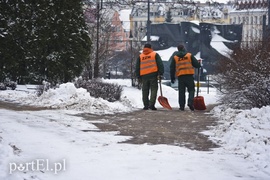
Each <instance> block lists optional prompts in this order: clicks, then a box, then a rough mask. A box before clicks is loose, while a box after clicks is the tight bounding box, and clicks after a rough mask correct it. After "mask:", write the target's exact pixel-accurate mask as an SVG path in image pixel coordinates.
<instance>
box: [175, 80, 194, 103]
mask: <svg viewBox="0 0 270 180" xmlns="http://www.w3.org/2000/svg"><path fill="white" fill-rule="evenodd" d="M186 89H187V91H188V105H193V99H194V95H195V84H194V77H193V75H183V76H178V93H179V94H178V102H179V105H180V107H185V104H186Z"/></svg>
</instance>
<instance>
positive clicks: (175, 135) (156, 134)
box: [0, 101, 218, 151]
mask: <svg viewBox="0 0 270 180" xmlns="http://www.w3.org/2000/svg"><path fill="white" fill-rule="evenodd" d="M214 106H215V105H208V106H207V109H206V110H204V111H196V110H195V111H190V110H189V109H188V108H187V107H186V109H185V111H180V110H179V109H173V110H167V109H164V108H158V109H157V110H156V111H153V110H138V111H134V112H130V113H116V114H109V115H96V114H90V113H82V114H77V116H81V117H83V118H84V119H85V120H86V121H89V122H91V123H92V124H94V125H95V126H97V127H98V128H99V130H100V131H117V132H119V135H124V136H130V137H131V138H130V139H129V140H127V141H125V142H122V143H132V144H144V143H147V144H168V145H175V146H181V147H186V148H189V149H192V150H199V151H210V150H211V149H212V148H217V147H218V145H216V144H214V143H213V142H212V141H210V140H209V139H208V137H207V136H206V135H204V134H202V132H203V131H206V130H208V128H209V127H211V126H214V125H216V119H215V118H214V117H213V116H212V115H211V114H210V110H211V109H212V108H213V107H214ZM0 108H3V109H10V110H14V111H40V110H45V109H46V108H42V107H33V106H25V105H20V104H16V103H11V102H3V101H0Z"/></svg>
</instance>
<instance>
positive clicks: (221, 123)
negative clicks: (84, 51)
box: [0, 79, 270, 180]
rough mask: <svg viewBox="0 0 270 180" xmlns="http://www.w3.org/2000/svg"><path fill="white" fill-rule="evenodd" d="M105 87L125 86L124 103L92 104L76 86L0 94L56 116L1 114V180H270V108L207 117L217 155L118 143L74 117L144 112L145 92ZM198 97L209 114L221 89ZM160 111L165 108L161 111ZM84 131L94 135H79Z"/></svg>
mask: <svg viewBox="0 0 270 180" xmlns="http://www.w3.org/2000/svg"><path fill="white" fill-rule="evenodd" d="M102 81H104V82H109V83H117V84H119V85H122V86H123V93H122V95H121V101H119V102H115V103H110V102H108V101H105V100H103V99H100V98H93V97H91V96H90V95H89V93H87V92H86V90H84V89H82V88H80V89H76V88H75V87H74V85H73V84H72V83H66V84H61V85H60V87H59V88H56V89H50V90H48V91H47V92H45V93H44V94H42V95H41V96H40V97H37V96H36V93H35V92H34V90H33V89H31V88H32V87H33V86H30V85H28V86H26V85H18V87H17V89H16V90H14V91H12V90H6V91H0V100H1V101H3V100H4V101H9V102H14V103H21V104H31V105H36V106H42V107H53V108H56V109H54V110H41V111H14V110H8V109H0V117H1V118H0V122H1V123H0V179H1V180H19V179H27V180H29V179H39V180H55V179H56V180H74V179H81V180H90V179H91V180H92V179H93V180H127V179H128V180H149V179H154V180H164V179H169V180H186V179H190V180H217V179H218V180H228V179H230V180H269V179H270V173H269V172H270V106H267V107H263V108H261V109H258V108H253V109H251V110H244V111H239V110H234V109H230V108H227V107H224V106H222V105H219V106H216V107H215V108H214V109H213V110H212V111H211V113H210V114H211V115H213V116H215V117H216V118H217V119H218V124H217V125H216V126H214V127H209V130H205V131H203V132H202V133H203V134H205V135H208V136H209V139H210V140H212V141H214V142H216V143H218V144H219V145H220V146H221V147H220V148H215V149H213V150H212V151H196V150H190V149H187V148H184V147H179V146H172V145H151V144H141V145H135V144H126V143H119V142H122V141H125V140H127V139H129V138H131V137H127V136H120V135H119V132H100V131H99V130H98V128H97V127H96V126H95V125H94V124H92V123H91V122H89V121H85V120H83V119H82V117H80V116H73V115H76V114H78V113H81V112H87V113H89V112H91V113H93V114H114V113H118V112H121V113H125V112H131V111H135V110H138V109H141V108H142V107H143V105H142V101H141V90H139V89H137V88H134V87H131V80H129V79H125V80H123V79H111V80H108V79H106V80H104V79H102ZM162 90H163V95H164V96H165V97H166V98H167V99H168V101H169V103H170V105H171V106H172V107H173V108H174V111H177V110H176V109H178V103H177V101H178V100H177V94H178V92H177V91H176V90H175V89H173V88H171V87H169V86H166V85H162ZM200 90H201V91H200V95H201V96H203V97H204V99H205V104H206V106H207V105H210V104H214V103H217V102H218V99H219V98H220V97H221V95H220V94H219V91H218V90H217V89H214V88H210V89H207V88H204V87H201V88H200ZM158 96H159V94H158ZM156 107H157V108H158V109H160V108H162V107H161V106H160V105H159V104H158V103H157V104H156ZM149 113H151V112H149ZM179 113H180V112H179ZM190 113H192V112H190ZM102 122H104V121H102V120H100V121H99V123H102ZM85 129H87V130H89V132H87V133H85V132H83V131H82V130H85Z"/></svg>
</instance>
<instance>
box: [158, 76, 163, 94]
mask: <svg viewBox="0 0 270 180" xmlns="http://www.w3.org/2000/svg"><path fill="white" fill-rule="evenodd" d="M158 82H159V89H160V95H161V96H163V95H162V88H161V79H159V80H158Z"/></svg>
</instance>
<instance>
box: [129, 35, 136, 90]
mask: <svg viewBox="0 0 270 180" xmlns="http://www.w3.org/2000/svg"><path fill="white" fill-rule="evenodd" d="M129 40H130V54H131V58H130V78H131V86H135V82H134V79H133V48H132V44H133V35H132V31H130V33H129Z"/></svg>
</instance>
